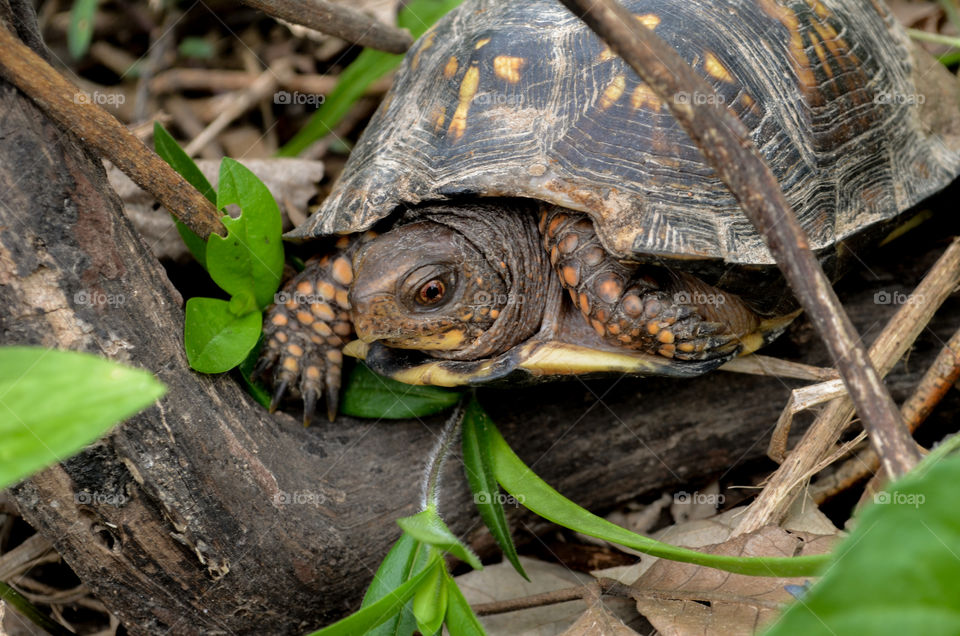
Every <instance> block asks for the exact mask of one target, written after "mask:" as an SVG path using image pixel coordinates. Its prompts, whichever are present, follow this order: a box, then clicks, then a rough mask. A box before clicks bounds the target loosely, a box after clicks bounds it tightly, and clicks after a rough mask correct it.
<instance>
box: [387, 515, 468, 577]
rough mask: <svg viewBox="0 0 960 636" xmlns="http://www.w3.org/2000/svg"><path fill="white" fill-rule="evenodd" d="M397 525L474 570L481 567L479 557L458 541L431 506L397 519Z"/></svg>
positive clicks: (418, 539)
mask: <svg viewBox="0 0 960 636" xmlns="http://www.w3.org/2000/svg"><path fill="white" fill-rule="evenodd" d="M397 525H399V526H400V527H401V528H403V529H404V531H405V532H406V533H407V534H409V535H410V536H412V537H413V538H414V539H416V540H417V541H420V542H422V543H426V544H427V545H432V546H433V547H435V548H437V549H439V550H442V551H444V552H449V553H450V554H452V555H453V556H455V557H457V558H458V559H460V560H461V561H464V562H465V563H468V564H469V565H470V567H472V568H473V569H474V570H482V569H483V564H481V563H480V559H479V558H477V555H476V554H474V553H473V550H471V549H470V548H468V547H467V546H465V545H464V544H463V543H461V542H460V540H459V539H458V538H457V537H456V535H454V534H453V533H452V532H451V531H450V528H448V527H447V524H445V523H444V522H443V519H441V518H440V515H438V514H437V511H436V510H434V509H433V508H427V509H426V510H423V511H421V512H418V513H417V514H415V515H413V516H412V517H402V518H400V519H397Z"/></svg>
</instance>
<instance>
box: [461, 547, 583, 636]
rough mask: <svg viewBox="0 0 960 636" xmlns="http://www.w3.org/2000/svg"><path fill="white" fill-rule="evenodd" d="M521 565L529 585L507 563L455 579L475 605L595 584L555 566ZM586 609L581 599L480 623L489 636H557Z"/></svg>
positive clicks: (529, 561)
mask: <svg viewBox="0 0 960 636" xmlns="http://www.w3.org/2000/svg"><path fill="white" fill-rule="evenodd" d="M520 562H521V563H522V564H523V569H524V570H526V572H527V575H528V576H529V577H530V580H529V581H525V580H524V579H523V578H522V577H521V576H520V575H519V574H517V573H516V572H515V571H514V569H513V566H511V565H510V564H509V563H507V562H504V563H498V564H496V565H488V566H486V567H484V568H483V569H482V570H475V571H473V572H467V573H466V574H462V575H460V576H458V577H456V582H457V585H458V586H460V591H461V592H463V596H464V597H465V598H466V599H467V602H468V603H470V604H471V605H476V604H478V603H491V602H493V601H506V600H509V599H516V598H521V597H524V596H532V595H534V594H541V593H543V592H552V591H554V590H560V589H564V588H569V587H575V586H578V585H586V584H589V583H591V582H592V581H593V579H592V578H591V577H589V576H587V575H585V574H581V573H579V572H573V571H571V570H568V569H567V568H565V567H563V566H562V565H558V564H556V563H546V562H544V561H539V560H537V559H531V558H528V557H520ZM584 607H585V604H584V601H582V600H579V599H578V600H575V601H567V602H565V603H558V604H556V605H548V606H544V607H534V608H531V609H525V610H520V611H517V612H509V613H506V614H495V615H491V616H481V617H480V622H481V623H482V624H483V627H484V629H485V630H486V631H487V634H488V635H489V636H500V635H502V636H508V635H509V636H555V635H556V634H560V633H562V632H563V631H564V630H565V629H567V627H568V626H569V625H571V624H573V623H574V621H576V620H577V618H578V617H579V616H580V615H581V614H582V613H583V610H584Z"/></svg>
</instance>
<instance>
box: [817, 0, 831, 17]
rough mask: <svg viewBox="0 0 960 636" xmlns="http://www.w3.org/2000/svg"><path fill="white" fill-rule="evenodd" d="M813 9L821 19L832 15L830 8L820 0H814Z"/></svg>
mask: <svg viewBox="0 0 960 636" xmlns="http://www.w3.org/2000/svg"><path fill="white" fill-rule="evenodd" d="M813 10H814V12H815V13H816V14H817V16H818V17H819V18H820V19H824V18H829V17H830V10H829V9H827V8H826V7H825V6H823V3H822V2H820V0H814V2H813Z"/></svg>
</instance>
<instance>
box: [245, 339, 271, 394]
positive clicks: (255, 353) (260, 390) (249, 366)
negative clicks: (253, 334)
mask: <svg viewBox="0 0 960 636" xmlns="http://www.w3.org/2000/svg"><path fill="white" fill-rule="evenodd" d="M262 348H263V334H261V336H260V338H258V339H257V344H255V345H254V347H253V349H251V350H250V353H248V354H247V357H246V358H244V359H243V362H241V363H240V365H239V367H238V370H239V371H240V377H241V378H243V382H244V384H246V385H247V390H248V391H250V395H252V396H253V399H254V400H256V401H257V403H258V404H259V405H260V406H262V407H263V408H265V409H266V408H270V400H271V395H270V392H269V391H268V390H267V388H266V387H265V386H264V385H263V384H261V383H260V382H254V381H253V380H251V379H250V376H251V375H253V370H254V369H255V368H256V366H257V362H259V360H260V349H262Z"/></svg>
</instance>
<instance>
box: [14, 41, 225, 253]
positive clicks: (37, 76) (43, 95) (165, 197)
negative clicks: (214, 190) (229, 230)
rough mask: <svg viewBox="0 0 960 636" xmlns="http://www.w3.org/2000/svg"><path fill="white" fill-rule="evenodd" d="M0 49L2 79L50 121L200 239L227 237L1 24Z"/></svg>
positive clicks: (109, 119)
mask: <svg viewBox="0 0 960 636" xmlns="http://www.w3.org/2000/svg"><path fill="white" fill-rule="evenodd" d="M0 50H2V51H3V55H0V76H2V77H3V79H4V80H6V81H8V82H10V83H11V84H13V85H14V86H16V87H17V88H19V89H20V90H21V91H23V92H24V93H25V94H26V95H27V96H28V97H30V99H32V100H33V101H34V103H35V104H36V105H37V106H39V107H40V108H41V109H42V110H43V111H44V112H45V113H46V114H47V115H48V116H49V117H50V118H51V119H53V120H54V121H56V122H57V123H59V124H60V125H61V126H62V127H63V128H65V129H66V130H69V131H70V132H72V133H74V134H75V135H76V136H77V137H79V138H80V139H81V140H83V142H84V143H85V144H87V145H88V146H89V147H90V148H92V149H93V150H95V151H96V152H97V153H98V154H99V155H100V156H101V157H102V158H103V159H108V160H110V162H111V163H113V165H115V166H117V168H119V169H120V170H122V171H123V172H124V174H126V175H127V176H128V177H130V178H131V179H132V180H133V182H134V183H136V184H137V185H138V186H140V187H141V188H143V189H144V190H146V191H147V192H149V193H150V194H151V195H153V197H154V198H155V199H156V200H157V201H158V202H159V203H160V204H161V205H162V206H163V207H165V208H167V210H169V211H170V212H171V213H173V214H174V215H175V216H176V217H177V218H178V219H180V220H181V221H183V222H184V223H185V224H186V225H187V227H189V228H190V229H191V230H193V231H194V232H196V233H197V234H198V235H199V236H200V237H201V238H207V237H208V236H209V235H210V234H211V233H217V234H226V230H225V229H224V227H223V225H222V224H221V223H220V213H219V212H217V209H216V208H215V207H214V205H213V204H212V203H210V201H208V200H207V199H206V197H204V196H203V195H202V194H200V193H199V192H198V191H197V190H196V188H194V187H193V186H191V185H190V184H189V183H187V182H186V181H185V180H184V179H183V178H182V177H181V176H180V175H178V174H177V173H176V172H174V170H173V168H171V167H170V166H169V164H167V162H166V161H164V160H163V159H161V158H160V157H158V156H157V155H156V154H155V153H154V152H152V151H151V150H150V149H149V148H147V147H146V146H144V145H143V142H141V141H140V140H139V139H137V138H136V136H134V135H133V134H132V133H131V132H130V131H129V130H127V128H126V127H125V126H124V125H123V124H121V123H120V122H119V121H117V120H116V118H115V117H113V115H111V114H110V113H108V112H107V111H105V110H104V109H103V108H101V107H100V106H98V105H97V104H96V103H93V100H91V99H90V98H89V96H87V95H86V94H85V93H84V92H83V91H81V90H80V89H78V88H77V87H76V86H74V85H72V84H71V83H70V82H68V81H67V80H66V79H64V78H63V76H61V75H60V74H59V73H58V72H57V71H56V70H55V69H54V68H53V67H51V66H50V65H49V64H47V63H46V62H45V61H44V60H43V59H42V58H41V57H40V56H39V55H37V54H36V53H34V52H33V51H31V50H30V48H29V47H27V46H26V45H25V44H23V42H21V41H20V40H19V39H18V38H17V37H16V36H15V35H13V34H12V33H10V31H7V30H6V29H5V28H4V27H3V26H0Z"/></svg>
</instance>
